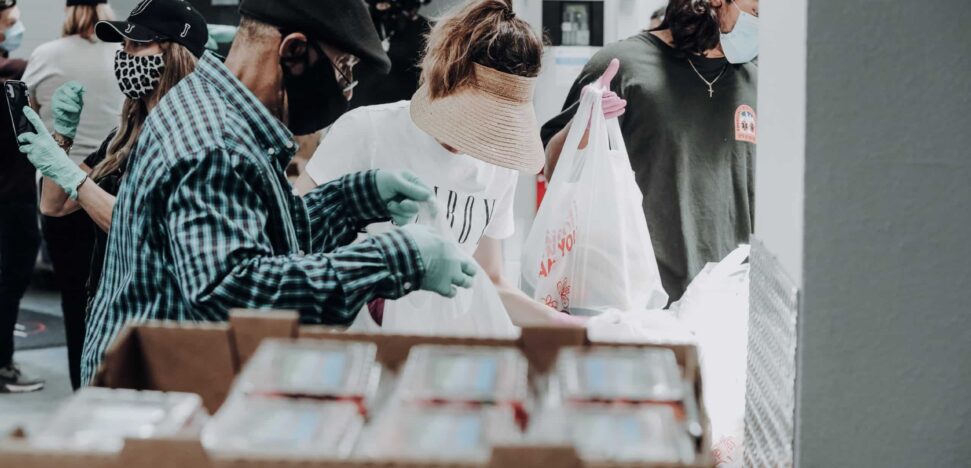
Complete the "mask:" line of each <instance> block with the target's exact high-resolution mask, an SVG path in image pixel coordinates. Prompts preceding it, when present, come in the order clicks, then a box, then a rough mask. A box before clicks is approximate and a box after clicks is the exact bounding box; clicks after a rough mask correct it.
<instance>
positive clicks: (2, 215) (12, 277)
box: [0, 198, 40, 367]
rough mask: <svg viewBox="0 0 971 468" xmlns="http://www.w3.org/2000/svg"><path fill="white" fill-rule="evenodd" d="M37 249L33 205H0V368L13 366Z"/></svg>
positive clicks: (29, 202)
mask: <svg viewBox="0 0 971 468" xmlns="http://www.w3.org/2000/svg"><path fill="white" fill-rule="evenodd" d="M38 245H40V234H39V233H38V232H37V202H36V201H35V200H34V199H33V198H29V199H26V200H23V201H8V200H3V201H0V367H3V366H6V365H9V364H10V363H11V362H13V348H14V338H13V333H14V327H15V326H16V325H17V314H18V313H19V312H20V300H21V299H22V298H23V297H24V292H26V291H27V286H28V285H30V277H31V275H33V273H34V263H35V262H36V261H37V247H38Z"/></svg>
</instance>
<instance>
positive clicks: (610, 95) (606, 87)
mask: <svg viewBox="0 0 971 468" xmlns="http://www.w3.org/2000/svg"><path fill="white" fill-rule="evenodd" d="M617 70H620V60H618V59H613V60H611V61H610V64H608V65H607V69H606V70H604V73H603V75H600V78H597V81H594V82H593V83H590V84H588V85H586V86H584V87H583V93H587V92H589V91H588V90H593V89H602V90H603V91H604V93H603V100H602V101H601V104H602V105H603V111H604V117H605V118H607V119H612V118H615V117H620V116H621V115H624V112H625V111H626V110H627V101H626V100H625V99H621V98H620V96H618V95H617V93H615V92H613V91H611V90H610V82H611V81H613V80H614V77H615V76H617ZM587 127H588V128H589V127H590V122H587Z"/></svg>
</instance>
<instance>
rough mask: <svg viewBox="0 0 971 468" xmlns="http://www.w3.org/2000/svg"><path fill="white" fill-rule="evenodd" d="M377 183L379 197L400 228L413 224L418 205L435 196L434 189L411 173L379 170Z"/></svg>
mask: <svg viewBox="0 0 971 468" xmlns="http://www.w3.org/2000/svg"><path fill="white" fill-rule="evenodd" d="M376 182H377V185H378V195H379V196H380V197H381V201H382V202H384V204H385V205H386V206H387V207H388V211H389V212H390V213H391V220H392V221H393V222H394V223H395V224H397V225H398V226H403V225H405V224H407V223H409V222H411V220H412V219H413V218H414V217H415V215H417V214H418V203H419V202H424V201H428V200H431V198H432V195H433V193H432V189H430V188H428V186H427V185H425V184H424V183H423V182H422V181H421V179H419V178H418V176H416V175H415V174H414V173H412V172H411V171H381V170H379V171H378V173H377V175H376ZM432 214H434V213H432Z"/></svg>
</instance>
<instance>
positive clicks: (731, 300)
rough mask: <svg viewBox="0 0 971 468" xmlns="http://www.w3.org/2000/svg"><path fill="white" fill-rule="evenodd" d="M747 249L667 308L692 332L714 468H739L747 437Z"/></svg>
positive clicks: (704, 274) (710, 268) (710, 269)
mask: <svg viewBox="0 0 971 468" xmlns="http://www.w3.org/2000/svg"><path fill="white" fill-rule="evenodd" d="M748 256H749V246H747V245H743V246H741V247H739V248H737V249H735V250H734V251H733V252H732V253H730V254H728V256H726V257H725V258H724V259H723V260H722V261H721V262H719V263H717V264H708V265H707V266H705V268H704V269H703V270H702V271H701V273H699V274H698V276H696V277H695V279H693V280H692V281H691V284H690V285H688V288H687V290H685V293H684V296H682V298H681V300H680V301H678V302H677V303H676V304H672V305H671V310H672V311H674V312H675V313H676V314H677V315H678V317H679V318H680V320H681V321H682V322H683V323H684V324H685V325H686V326H687V327H688V328H689V329H690V330H691V331H692V332H693V333H694V335H695V337H696V339H697V344H698V352H699V354H700V360H701V376H702V379H703V380H704V382H705V388H707V389H709V391H706V392H705V394H704V399H705V408H706V409H707V411H708V417H709V419H710V421H711V433H712V441H713V442H714V447H713V451H714V453H715V455H716V461H717V462H718V466H741V465H740V463H741V460H742V454H741V450H742V447H743V438H744V436H745V375H746V367H747V366H746V363H747V350H748V315H749V313H748V312H749V264H748V263H746V262H745V260H746V259H748Z"/></svg>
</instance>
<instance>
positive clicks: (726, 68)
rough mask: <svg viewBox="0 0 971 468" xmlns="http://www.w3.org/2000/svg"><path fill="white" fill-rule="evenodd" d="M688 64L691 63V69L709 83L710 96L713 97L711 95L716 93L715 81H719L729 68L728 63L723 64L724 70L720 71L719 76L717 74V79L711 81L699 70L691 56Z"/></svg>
mask: <svg viewBox="0 0 971 468" xmlns="http://www.w3.org/2000/svg"><path fill="white" fill-rule="evenodd" d="M688 65H691V69H692V70H694V71H695V74H696V75H698V78H701V81H704V82H705V84H706V85H708V98H709V99H711V97H712V96H714V95H715V88H714V86H715V82H716V81H718V79H719V78H721V77H722V75H724V74H725V70H728V65H725V66H723V67H722V71H720V72H718V76H716V77H715V79H714V80H711V81H708V80H706V79H705V77H704V75H702V74H701V72H699V71H698V69H697V68H696V67H695V64H694V62H692V61H691V59H690V58H689V59H688Z"/></svg>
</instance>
